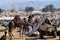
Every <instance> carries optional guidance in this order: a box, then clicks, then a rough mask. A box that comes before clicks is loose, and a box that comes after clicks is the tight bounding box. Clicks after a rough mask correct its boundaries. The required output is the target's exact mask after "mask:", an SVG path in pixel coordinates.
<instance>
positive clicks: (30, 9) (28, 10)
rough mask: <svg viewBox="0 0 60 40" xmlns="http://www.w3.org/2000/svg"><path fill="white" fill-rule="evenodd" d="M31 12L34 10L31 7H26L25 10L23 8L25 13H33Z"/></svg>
mask: <svg viewBox="0 0 60 40" xmlns="http://www.w3.org/2000/svg"><path fill="white" fill-rule="evenodd" d="M33 10H34V8H33V7H26V8H25V11H27V12H31V11H33Z"/></svg>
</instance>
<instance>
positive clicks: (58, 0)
mask: <svg viewBox="0 0 60 40" xmlns="http://www.w3.org/2000/svg"><path fill="white" fill-rule="evenodd" d="M29 1H33V2H34V1H35V2H36V1H39V2H41V5H43V3H42V2H45V4H44V5H46V4H53V5H54V6H55V7H56V8H60V5H59V4H60V0H0V8H1V7H2V8H3V7H5V6H6V5H8V4H13V3H17V2H29ZM3 5H4V6H3ZM44 5H43V7H44Z"/></svg>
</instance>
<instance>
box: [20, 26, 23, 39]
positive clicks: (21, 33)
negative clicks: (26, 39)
mask: <svg viewBox="0 0 60 40" xmlns="http://www.w3.org/2000/svg"><path fill="white" fill-rule="evenodd" d="M20 31H21V32H20V37H22V39H23V25H21V27H20Z"/></svg>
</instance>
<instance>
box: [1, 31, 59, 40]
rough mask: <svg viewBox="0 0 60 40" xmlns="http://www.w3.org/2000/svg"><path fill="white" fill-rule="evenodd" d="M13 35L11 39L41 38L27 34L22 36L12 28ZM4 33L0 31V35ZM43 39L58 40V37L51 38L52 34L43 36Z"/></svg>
mask: <svg viewBox="0 0 60 40" xmlns="http://www.w3.org/2000/svg"><path fill="white" fill-rule="evenodd" d="M12 33H13V35H14V37H13V38H12V40H41V39H38V38H36V37H28V36H27V35H23V36H20V35H19V33H18V32H16V31H15V30H13V32H12ZM3 34H4V33H3V32H0V37H1V36H2V35H3ZM6 38H7V40H9V36H8V34H7V37H6ZM44 38H45V39H44V40H59V37H58V36H57V37H56V38H53V37H52V36H44Z"/></svg>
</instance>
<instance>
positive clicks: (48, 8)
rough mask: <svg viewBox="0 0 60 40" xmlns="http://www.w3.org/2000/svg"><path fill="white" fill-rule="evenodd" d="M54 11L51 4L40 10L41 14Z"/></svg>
mask: <svg viewBox="0 0 60 40" xmlns="http://www.w3.org/2000/svg"><path fill="white" fill-rule="evenodd" d="M55 10H56V8H55V7H54V6H53V5H52V4H50V5H47V6H46V7H45V8H43V9H42V11H43V12H47V11H50V12H54V11H55Z"/></svg>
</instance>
